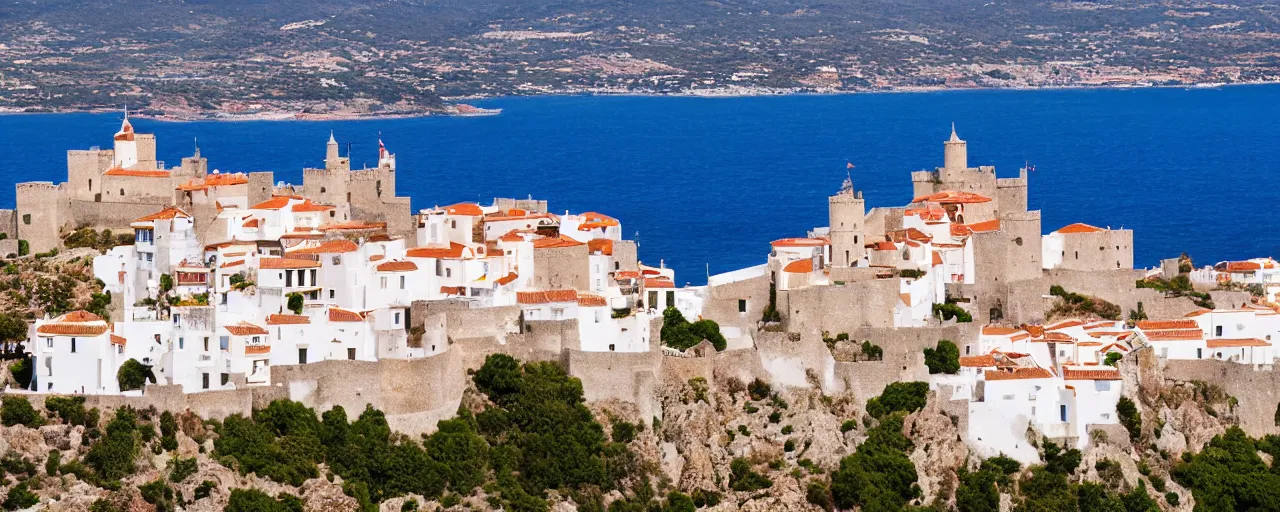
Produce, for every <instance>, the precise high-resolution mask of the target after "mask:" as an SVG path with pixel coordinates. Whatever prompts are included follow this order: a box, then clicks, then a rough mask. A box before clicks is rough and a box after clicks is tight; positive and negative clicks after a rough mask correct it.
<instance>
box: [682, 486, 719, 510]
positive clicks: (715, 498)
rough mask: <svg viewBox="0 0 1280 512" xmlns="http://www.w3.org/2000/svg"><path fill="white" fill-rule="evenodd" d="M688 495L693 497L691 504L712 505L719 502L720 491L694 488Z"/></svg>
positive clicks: (697, 505)
mask: <svg viewBox="0 0 1280 512" xmlns="http://www.w3.org/2000/svg"><path fill="white" fill-rule="evenodd" d="M689 496H690V497H691V498H693V506H695V507H698V508H703V507H714V506H716V505H719V504H720V493H718V492H715V491H706V490H702V489H694V490H693V492H692V493H690V495H689Z"/></svg>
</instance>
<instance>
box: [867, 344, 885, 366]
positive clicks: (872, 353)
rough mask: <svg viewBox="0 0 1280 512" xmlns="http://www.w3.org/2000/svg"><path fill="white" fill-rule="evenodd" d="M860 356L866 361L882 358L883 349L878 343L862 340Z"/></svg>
mask: <svg viewBox="0 0 1280 512" xmlns="http://www.w3.org/2000/svg"><path fill="white" fill-rule="evenodd" d="M862 356H863V357H865V358H866V360H868V361H880V360H883V359H884V349H882V348H880V345H876V344H874V343H871V341H870V340H868V341H864V342H862Z"/></svg>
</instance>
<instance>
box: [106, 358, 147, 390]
mask: <svg viewBox="0 0 1280 512" xmlns="http://www.w3.org/2000/svg"><path fill="white" fill-rule="evenodd" d="M148 381H150V382H151V383H152V384H155V382H156V376H155V375H154V374H153V373H151V367H150V366H146V365H144V364H142V363H139V362H138V360H137V359H129V360H128V361H125V362H124V364H122V365H120V370H118V371H117V372H116V382H117V383H118V384H120V391H132V390H135V389H142V386H144V385H146V383H147V382H148Z"/></svg>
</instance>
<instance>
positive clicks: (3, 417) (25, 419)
mask: <svg viewBox="0 0 1280 512" xmlns="http://www.w3.org/2000/svg"><path fill="white" fill-rule="evenodd" d="M0 423H3V424H4V426H6V427H12V426H14V425H23V426H26V427H30V428H39V427H40V426H41V425H44V424H45V419H44V417H43V416H41V415H40V413H39V412H37V411H36V408H35V407H32V406H31V402H30V401H28V400H27V399H26V398H23V397H20V396H6V397H4V398H3V399H2V400H0Z"/></svg>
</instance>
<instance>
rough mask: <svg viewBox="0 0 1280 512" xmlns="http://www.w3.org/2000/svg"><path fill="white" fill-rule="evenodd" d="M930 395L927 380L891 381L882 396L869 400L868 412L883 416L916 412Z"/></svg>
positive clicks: (874, 415)
mask: <svg viewBox="0 0 1280 512" xmlns="http://www.w3.org/2000/svg"><path fill="white" fill-rule="evenodd" d="M928 395H929V383H927V382H891V383H889V385H888V386H885V388H884V392H883V393H881V394H880V396H878V397H875V398H872V399H871V400H868V401H867V414H869V415H871V417H873V418H877V419H879V418H881V417H883V416H886V415H888V414H891V413H894V412H899V411H901V412H907V413H911V412H915V411H918V410H920V409H922V408H924V405H925V402H926V401H927V398H928Z"/></svg>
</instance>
